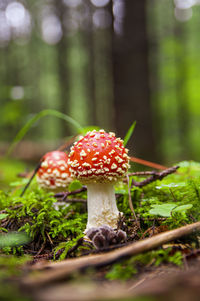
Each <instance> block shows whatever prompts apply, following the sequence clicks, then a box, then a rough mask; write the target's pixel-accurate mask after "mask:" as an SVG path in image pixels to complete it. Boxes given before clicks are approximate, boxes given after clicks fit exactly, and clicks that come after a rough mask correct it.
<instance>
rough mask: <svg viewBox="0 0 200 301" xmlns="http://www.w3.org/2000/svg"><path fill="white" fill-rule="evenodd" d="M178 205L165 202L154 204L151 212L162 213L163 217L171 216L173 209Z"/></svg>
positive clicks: (154, 213)
mask: <svg viewBox="0 0 200 301" xmlns="http://www.w3.org/2000/svg"><path fill="white" fill-rule="evenodd" d="M175 207H176V204H169V203H168V204H163V205H153V208H152V209H151V210H150V211H149V213H150V214H153V215H160V216H163V217H170V216H171V211H172V210H173V209H174V208H175Z"/></svg>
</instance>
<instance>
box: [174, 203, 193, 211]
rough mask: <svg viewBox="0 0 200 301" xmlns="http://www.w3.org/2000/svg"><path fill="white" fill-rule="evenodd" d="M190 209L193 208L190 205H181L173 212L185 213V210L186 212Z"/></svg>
mask: <svg viewBox="0 0 200 301" xmlns="http://www.w3.org/2000/svg"><path fill="white" fill-rule="evenodd" d="M192 207H193V205H192V204H186V205H181V206H178V207H176V208H174V209H173V212H181V211H186V210H188V209H190V208H192Z"/></svg>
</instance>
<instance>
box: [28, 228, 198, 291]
mask: <svg viewBox="0 0 200 301" xmlns="http://www.w3.org/2000/svg"><path fill="white" fill-rule="evenodd" d="M197 230H200V222H197V223H194V224H189V225H187V226H184V227H181V228H178V229H175V230H171V231H166V232H164V233H161V234H157V235H155V236H153V237H151V238H146V239H144V240H142V241H137V242H134V243H132V244H130V245H128V246H125V247H122V248H121V249H117V250H114V251H111V252H109V253H106V254H99V255H90V256H83V257H80V258H75V259H67V260H63V261H61V262H57V263H47V264H45V265H43V266H42V267H35V269H34V267H33V268H32V269H33V270H38V273H37V274H35V273H33V274H30V275H29V276H26V277H25V278H24V279H23V281H22V284H24V285H27V286H29V287H38V286H43V285H45V284H48V283H50V282H52V281H55V280H61V279H65V278H66V277H67V276H69V275H71V274H72V273H73V272H75V271H78V270H83V269H86V268H89V267H103V266H107V265H109V264H112V263H114V262H119V261H120V260H122V259H125V258H128V257H130V256H133V255H138V254H140V253H144V252H147V251H150V250H153V249H155V248H157V247H159V246H161V245H163V244H164V243H167V242H170V241H172V240H175V239H177V238H180V237H182V236H185V235H189V234H191V233H193V232H194V231H197ZM46 269H48V271H47V272H46ZM39 270H41V271H40V272H39Z"/></svg>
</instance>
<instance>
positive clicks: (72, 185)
mask: <svg viewBox="0 0 200 301" xmlns="http://www.w3.org/2000/svg"><path fill="white" fill-rule="evenodd" d="M81 187H82V184H81V182H79V181H78V180H74V181H73V182H71V183H70V184H69V187H68V190H69V191H74V190H77V189H80V188H81Z"/></svg>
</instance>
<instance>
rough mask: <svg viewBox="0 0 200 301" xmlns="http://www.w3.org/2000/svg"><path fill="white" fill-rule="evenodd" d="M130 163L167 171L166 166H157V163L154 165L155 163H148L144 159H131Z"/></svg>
mask: <svg viewBox="0 0 200 301" xmlns="http://www.w3.org/2000/svg"><path fill="white" fill-rule="evenodd" d="M130 161H132V162H135V163H139V164H141V165H144V166H149V167H152V168H155V169H161V170H164V169H167V167H166V166H163V165H160V164H157V163H154V162H150V161H146V160H143V159H139V158H136V157H130Z"/></svg>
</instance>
